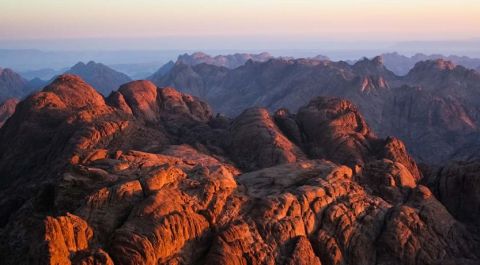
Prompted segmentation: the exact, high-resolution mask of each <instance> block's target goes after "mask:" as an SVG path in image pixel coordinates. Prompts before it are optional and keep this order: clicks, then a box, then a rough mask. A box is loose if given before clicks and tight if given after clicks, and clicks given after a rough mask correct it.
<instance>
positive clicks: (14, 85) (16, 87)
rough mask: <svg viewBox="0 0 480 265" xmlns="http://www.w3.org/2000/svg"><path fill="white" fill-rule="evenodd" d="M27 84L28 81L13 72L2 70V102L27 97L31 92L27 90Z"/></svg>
mask: <svg viewBox="0 0 480 265" xmlns="http://www.w3.org/2000/svg"><path fill="white" fill-rule="evenodd" d="M27 83H28V81H27V80H25V79H23V78H22V77H21V76H20V75H19V74H17V73H16V72H14V71H13V70H11V69H8V68H6V69H2V68H0V102H3V101H5V100H7V99H9V98H22V97H24V96H26V95H27V94H28V93H29V92H30V91H29V90H28V88H26V86H27Z"/></svg>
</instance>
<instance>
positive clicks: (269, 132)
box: [227, 108, 304, 170]
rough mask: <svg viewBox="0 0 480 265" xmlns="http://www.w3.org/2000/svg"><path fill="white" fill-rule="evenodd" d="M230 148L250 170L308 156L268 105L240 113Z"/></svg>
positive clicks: (238, 162) (232, 132)
mask: <svg viewBox="0 0 480 265" xmlns="http://www.w3.org/2000/svg"><path fill="white" fill-rule="evenodd" d="M228 138H229V139H228V141H230V143H229V144H228V147H227V149H228V150H231V151H230V155H231V157H232V158H233V159H234V160H235V161H236V162H237V164H238V165H239V166H240V167H241V168H244V169H246V170H253V169H258V168H264V167H270V166H274V165H277V164H284V163H292V162H296V161H297V160H298V159H301V158H302V157H304V155H303V153H302V151H301V150H300V148H298V147H297V146H296V145H295V144H293V143H292V142H290V141H289V140H288V138H286V137H285V136H284V135H283V134H282V133H281V132H280V130H279V129H278V127H277V126H276V125H275V123H274V120H273V119H272V117H271V116H270V114H269V113H268V111H267V110H266V109H261V108H252V109H248V110H245V111H244V112H243V113H242V114H240V116H238V117H237V118H236V119H235V120H234V121H233V123H232V125H231V127H230V135H229V137H228Z"/></svg>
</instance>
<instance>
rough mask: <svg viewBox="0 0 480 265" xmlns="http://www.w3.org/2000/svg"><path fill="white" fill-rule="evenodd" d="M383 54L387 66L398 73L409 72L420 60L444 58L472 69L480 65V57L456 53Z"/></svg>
mask: <svg viewBox="0 0 480 265" xmlns="http://www.w3.org/2000/svg"><path fill="white" fill-rule="evenodd" d="M381 56H382V58H383V61H384V63H385V65H386V66H387V68H388V69H390V70H392V71H393V72H394V73H395V74H397V75H405V74H407V73H408V72H409V71H410V70H411V69H412V68H413V67H414V66H415V64H416V63H418V62H421V61H429V60H437V59H444V60H447V61H451V62H453V63H455V64H458V65H462V66H464V67H466V68H470V69H475V68H477V67H480V59H478V58H470V57H467V56H455V55H450V56H443V55H440V54H432V55H425V54H421V53H418V54H415V55H413V56H411V57H408V56H405V55H401V54H398V53H396V52H393V53H385V54H382V55H381Z"/></svg>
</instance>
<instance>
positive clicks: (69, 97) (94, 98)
mask: <svg viewBox="0 0 480 265" xmlns="http://www.w3.org/2000/svg"><path fill="white" fill-rule="evenodd" d="M43 92H52V93H54V94H56V95H57V96H58V97H59V98H60V99H61V100H62V101H63V102H64V103H65V105H66V106H71V107H74V108H81V107H84V106H87V105H90V106H103V105H105V101H104V99H103V97H102V96H101V95H100V94H98V92H97V91H96V90H95V89H94V88H93V87H91V86H90V85H89V84H87V83H86V82H85V81H84V80H83V79H82V78H81V77H80V76H78V75H73V74H63V75H60V76H58V77H57V78H56V79H55V80H54V81H53V82H52V83H51V84H50V85H48V86H46V87H45V88H44V89H43Z"/></svg>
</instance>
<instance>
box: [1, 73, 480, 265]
mask: <svg viewBox="0 0 480 265" xmlns="http://www.w3.org/2000/svg"><path fill="white" fill-rule="evenodd" d="M0 161H1V162H0V176H1V178H0V184H1V186H0V187H1V192H0V206H1V207H0V227H1V228H0V260H2V264H92V265H93V264H316V265H319V264H327V265H330V264H477V263H478V262H480V257H479V255H478V251H477V250H478V249H479V247H480V244H479V243H480V241H479V237H480V235H479V234H478V230H476V226H475V224H474V222H471V220H472V218H475V217H476V216H477V215H476V214H477V213H476V212H474V211H472V212H470V213H468V214H470V215H469V216H464V215H462V213H467V212H464V208H460V209H456V208H455V207H456V206H457V205H455V204H452V203H453V202H454V199H452V201H450V194H454V193H455V192H456V191H459V190H462V189H465V187H464V186H461V185H450V184H448V185H447V184H442V185H439V186H438V187H439V188H438V189H436V188H435V189H433V188H432V190H430V189H429V188H428V187H427V186H425V185H424V184H426V183H427V184H428V183H434V182H435V180H438V182H439V183H450V182H452V181H453V182H454V183H460V182H461V181H460V180H458V181H456V180H454V179H456V178H459V179H465V178H466V177H467V176H468V177H472V181H473V179H474V178H476V175H475V174H474V172H475V166H474V165H467V166H466V167H465V168H463V167H462V169H459V170H455V169H454V168H455V167H452V169H451V170H447V171H445V170H444V171H442V173H440V174H439V175H438V176H439V177H435V178H434V177H432V176H437V175H435V174H433V175H428V178H423V176H422V174H421V173H420V171H419V170H418V167H417V165H416V163H415V161H414V160H413V159H412V158H411V157H410V155H409V154H408V152H407V151H406V149H405V146H404V145H403V143H402V142H401V141H399V140H397V139H395V138H388V139H381V138H378V137H376V136H375V134H374V133H373V132H372V130H371V129H370V128H369V127H368V125H367V123H366V122H365V120H364V119H363V116H362V115H361V114H360V112H359V111H358V110H357V108H356V107H355V106H354V105H353V104H351V103H350V102H349V101H346V100H340V99H335V98H315V99H313V100H312V101H311V102H310V103H309V104H307V105H306V106H304V107H302V108H300V110H298V112H296V114H293V112H290V111H288V110H286V109H280V110H278V111H277V112H275V113H269V112H268V111H267V110H266V109H262V108H252V109H247V110H245V111H244V112H243V113H242V114H241V115H239V116H238V117H237V118H235V119H229V118H226V117H222V116H214V115H212V112H211V110H210V107H209V106H208V105H207V104H205V103H203V102H202V101H200V100H198V99H197V98H195V97H192V96H190V95H187V94H183V93H180V92H178V91H176V90H175V89H173V88H157V87H156V86H155V85H153V84H152V83H150V82H148V81H137V82H132V83H128V84H126V85H124V86H122V87H121V88H120V89H119V90H118V91H116V92H114V93H112V95H111V96H110V97H109V98H107V99H105V98H103V97H102V96H100V95H99V94H98V93H97V92H96V91H95V90H94V89H93V88H92V87H90V86H89V85H88V84H86V83H85V82H83V81H82V80H81V79H80V78H79V77H77V76H72V75H65V76H61V77H59V78H58V79H57V80H56V81H55V82H53V83H52V84H51V85H50V86H48V87H47V88H45V89H44V90H43V91H42V92H39V93H36V94H34V95H32V96H30V97H28V98H27V99H25V100H24V101H22V102H20V103H19V104H18V107H17V111H16V112H15V114H14V115H13V116H12V117H11V118H10V120H9V122H7V123H6V124H5V126H4V127H3V128H1V129H0ZM457 171H458V172H457ZM459 172H460V173H461V172H463V173H464V174H463V175H462V174H460V173H459ZM469 172H470V173H469ZM443 175H445V176H455V177H446V178H447V179H448V181H446V182H445V181H442V178H443V177H441V176H443ZM451 178H453V180H452V181H450V180H451ZM469 183H470V182H469ZM471 183H474V182H471ZM428 186H430V187H433V185H432V186H431V185H429V184H428ZM472 186H473V185H472ZM462 191H464V194H465V195H462V196H465V197H462V198H461V200H462V201H467V200H469V201H470V202H471V204H466V205H467V206H471V207H475V206H477V208H478V205H477V204H476V203H477V201H478V200H477V201H476V200H475V198H476V197H475V192H474V189H473V188H472V190H462ZM443 194H446V195H445V196H444V195H443ZM457 196H460V195H457ZM437 198H438V199H437ZM465 207H466V206H465ZM456 210H458V211H456ZM476 231H477V232H476Z"/></svg>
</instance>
